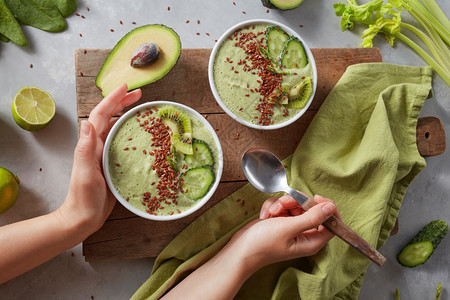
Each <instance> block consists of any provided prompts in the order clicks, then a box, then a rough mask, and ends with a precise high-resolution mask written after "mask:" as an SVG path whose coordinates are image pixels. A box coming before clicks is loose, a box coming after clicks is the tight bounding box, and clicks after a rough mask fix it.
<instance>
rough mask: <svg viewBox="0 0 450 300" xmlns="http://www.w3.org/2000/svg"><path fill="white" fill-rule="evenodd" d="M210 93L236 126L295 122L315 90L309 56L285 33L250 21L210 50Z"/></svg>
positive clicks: (298, 39)
mask: <svg viewBox="0 0 450 300" xmlns="http://www.w3.org/2000/svg"><path fill="white" fill-rule="evenodd" d="M208 78H209V84H210V86H211V90H212V93H213V95H214V98H215V99H216V101H217V103H218V104H219V105H220V106H221V108H222V109H223V110H224V111H225V112H226V113H227V114H228V115H229V116H231V117H232V118H233V119H235V120H236V121H238V122H239V123H241V124H244V125H246V126H248V127H252V128H256V129H278V128H281V127H284V126H287V125H289V124H291V123H293V122H295V121H296V120H297V119H298V118H300V117H301V116H302V115H303V114H304V113H305V112H306V110H307V109H308V107H309V106H310V104H311V102H312V100H313V98H314V94H315V92H316V88H317V69H316V63H315V61H314V57H313V55H312V53H311V50H310V49H309V47H308V46H307V45H306V43H305V42H304V41H303V39H302V38H301V37H300V36H299V35H298V34H297V33H296V32H295V31H294V30H292V29H290V28H289V27H287V26H285V25H283V24H281V23H278V22H274V21H271V20H263V19H257V20H249V21H245V22H242V23H239V24H237V25H235V26H233V27H231V28H230V29H228V30H227V31H226V32H225V33H224V34H223V35H222V36H221V37H220V39H219V40H218V41H217V43H216V45H215V46H214V48H213V50H212V52H211V57H210V59H209V65H208Z"/></svg>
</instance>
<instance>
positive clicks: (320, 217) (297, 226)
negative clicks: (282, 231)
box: [287, 202, 336, 236]
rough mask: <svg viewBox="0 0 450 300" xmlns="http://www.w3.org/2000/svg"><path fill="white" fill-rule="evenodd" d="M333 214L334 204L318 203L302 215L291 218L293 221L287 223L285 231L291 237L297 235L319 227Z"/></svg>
mask: <svg viewBox="0 0 450 300" xmlns="http://www.w3.org/2000/svg"><path fill="white" fill-rule="evenodd" d="M335 212H336V205H335V204H334V203H332V202H322V203H318V204H317V205H315V206H313V207H312V208H311V209H309V210H308V211H306V212H305V213H304V214H302V215H299V216H295V217H292V219H293V220H292V221H290V222H289V225H288V227H289V228H287V230H288V231H289V233H290V235H291V236H296V235H299V234H300V233H302V232H304V231H307V230H310V229H313V228H317V227H319V225H320V224H322V223H323V222H325V221H326V220H327V219H328V218H329V217H331V215H333V214H334V213H335Z"/></svg>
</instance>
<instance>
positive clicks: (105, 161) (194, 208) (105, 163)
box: [102, 101, 223, 221]
mask: <svg viewBox="0 0 450 300" xmlns="http://www.w3.org/2000/svg"><path fill="white" fill-rule="evenodd" d="M157 105H173V106H176V107H179V108H182V109H184V110H186V111H188V112H189V113H190V114H192V115H193V116H194V117H196V118H198V119H199V120H200V121H201V122H202V123H203V125H204V126H205V127H206V128H207V129H208V130H209V131H210V133H211V135H212V137H213V140H214V142H215V143H216V147H217V152H218V156H219V157H218V159H217V161H216V163H218V168H217V173H216V174H215V175H216V176H215V180H214V184H213V186H212V187H210V189H209V191H208V193H206V195H205V196H203V197H202V198H200V199H199V200H197V203H196V204H195V205H194V206H192V207H191V208H189V209H188V210H185V211H183V212H181V213H179V214H173V215H169V216H154V215H151V214H148V213H146V212H145V211H142V210H139V209H137V208H136V207H134V206H133V205H131V204H130V203H128V201H126V200H125V199H124V198H123V197H122V196H121V195H120V194H119V193H118V192H117V190H116V188H115V187H114V184H113V183H112V180H111V175H110V174H109V155H108V154H109V148H110V146H111V142H112V140H113V137H114V136H115V135H116V133H117V130H118V129H119V127H120V126H121V125H122V124H123V122H125V121H126V120H128V119H129V118H130V116H132V115H133V114H135V113H137V111H139V110H141V111H142V110H143V109H145V108H148V107H154V106H157ZM102 160H103V162H102V165H103V173H104V174H105V179H106V183H107V184H108V187H109V189H110V190H111V192H112V193H113V195H114V196H115V197H116V199H117V200H118V201H119V202H120V203H121V204H122V205H123V206H124V207H125V208H126V209H128V210H129V211H131V212H132V213H134V214H136V215H138V216H140V217H143V218H145V219H149V220H155V221H171V220H176V219H180V218H183V217H186V216H188V215H190V214H192V213H193V212H195V211H197V210H198V209H200V208H201V207H202V206H203V205H204V204H205V203H206V202H208V200H209V199H210V198H211V196H212V195H213V194H214V192H215V191H216V189H217V187H218V186H219V183H220V179H221V177H222V171H223V152H222V146H221V144H220V141H219V138H218V137H217V134H216V132H215V130H214V129H213V127H212V126H211V124H209V122H208V121H207V120H206V119H205V118H204V117H203V116H202V115H201V114H200V113H198V112H197V111H195V110H194V109H192V108H190V107H189V106H186V105H184V104H181V103H177V102H172V101H151V102H146V103H143V104H140V105H138V106H136V107H133V108H132V109H130V110H129V111H127V112H126V113H124V114H123V115H122V116H121V117H120V118H119V119H118V120H117V122H116V123H115V124H114V126H113V127H112V128H111V130H110V132H109V133H108V136H107V137H106V141H105V145H104V147H103V156H102Z"/></svg>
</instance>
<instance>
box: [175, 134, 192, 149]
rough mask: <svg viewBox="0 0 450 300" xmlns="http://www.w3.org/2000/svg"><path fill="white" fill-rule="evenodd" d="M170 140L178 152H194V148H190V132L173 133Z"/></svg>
mask: <svg viewBox="0 0 450 300" xmlns="http://www.w3.org/2000/svg"><path fill="white" fill-rule="evenodd" d="M170 141H171V142H172V145H173V146H174V147H175V149H177V151H178V152H181V153H184V154H193V153H194V150H193V149H192V135H191V134H190V133H184V134H183V135H180V134H178V133H174V134H173V135H172V137H171V138H170Z"/></svg>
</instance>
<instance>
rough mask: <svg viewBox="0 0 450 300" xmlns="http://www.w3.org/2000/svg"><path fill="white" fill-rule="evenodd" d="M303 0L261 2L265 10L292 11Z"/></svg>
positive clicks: (262, 0)
mask: <svg viewBox="0 0 450 300" xmlns="http://www.w3.org/2000/svg"><path fill="white" fill-rule="evenodd" d="M303 1H304V0H261V2H262V4H263V5H264V6H265V7H267V8H276V9H281V10H289V9H294V8H296V7H298V6H300V5H301V4H302V3H303Z"/></svg>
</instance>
